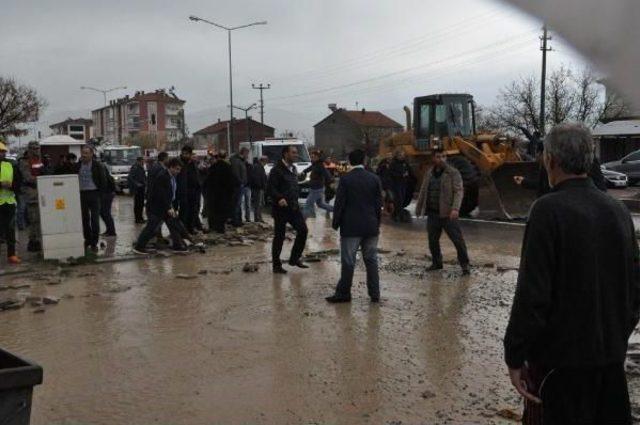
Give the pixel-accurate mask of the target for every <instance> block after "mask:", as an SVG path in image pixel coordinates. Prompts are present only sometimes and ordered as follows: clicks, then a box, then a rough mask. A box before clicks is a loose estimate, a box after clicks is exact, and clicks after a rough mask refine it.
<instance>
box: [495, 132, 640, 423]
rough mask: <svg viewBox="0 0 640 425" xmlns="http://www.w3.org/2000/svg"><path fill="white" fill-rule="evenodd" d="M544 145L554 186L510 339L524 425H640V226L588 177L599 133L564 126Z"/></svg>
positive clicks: (536, 209)
mask: <svg viewBox="0 0 640 425" xmlns="http://www.w3.org/2000/svg"><path fill="white" fill-rule="evenodd" d="M544 145H545V146H544V157H543V160H544V166H545V168H546V170H547V173H548V175H549V184H550V186H551V188H552V189H551V192H550V193H548V194H547V195H544V196H542V197H540V198H539V199H538V200H537V201H536V202H535V203H534V204H533V206H532V207H531V211H530V214H529V220H528V222H527V227H526V229H525V234H524V240H523V245H522V257H521V260H520V271H519V274H518V284H517V288H516V293H515V297H514V300H513V307H512V311H511V317H510V320H509V325H508V327H507V332H506V335H505V338H504V347H505V361H506V363H507V366H508V368H509V375H510V378H511V382H512V384H513V385H514V386H515V388H516V389H517V391H518V392H519V393H520V394H521V395H522V396H523V397H525V412H524V421H523V422H524V423H543V424H605V423H606V424H630V423H631V413H630V406H629V394H628V390H627V381H626V378H625V370H624V361H625V357H626V351H627V344H628V339H629V336H630V335H631V333H632V331H633V329H634V328H635V326H636V324H637V323H638V318H639V315H640V267H639V255H638V243H637V240H636V236H635V230H634V227H633V221H632V219H631V216H630V214H629V211H628V210H627V209H626V208H625V207H624V205H623V204H622V203H620V202H619V201H617V200H615V199H613V198H612V197H610V196H608V195H607V194H605V193H603V192H601V191H600V190H598V189H597V188H596V186H595V185H594V184H593V182H592V180H591V178H589V177H588V176H587V173H588V171H589V168H590V167H591V164H592V163H593V156H594V148H593V140H592V139H591V134H590V133H589V130H587V129H586V128H585V127H583V126H582V125H577V124H563V125H559V126H556V127H555V128H554V129H552V130H551V132H550V133H549V134H548V136H547V137H546V139H545V141H544Z"/></svg>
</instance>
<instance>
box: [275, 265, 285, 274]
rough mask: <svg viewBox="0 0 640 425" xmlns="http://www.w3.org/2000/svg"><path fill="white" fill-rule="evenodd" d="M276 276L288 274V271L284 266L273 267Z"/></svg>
mask: <svg viewBox="0 0 640 425" xmlns="http://www.w3.org/2000/svg"><path fill="white" fill-rule="evenodd" d="M273 273H274V274H287V271H286V270H285V269H284V268H283V267H282V266H273Z"/></svg>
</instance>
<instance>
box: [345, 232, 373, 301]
mask: <svg viewBox="0 0 640 425" xmlns="http://www.w3.org/2000/svg"><path fill="white" fill-rule="evenodd" d="M358 248H361V249H362V259H363V260H364V265H365V267H366V269H367V291H368V293H369V296H370V297H371V298H380V279H379V276H378V237H377V236H372V237H367V238H362V237H341V238H340V262H341V271H340V281H338V287H337V288H336V296H338V297H340V298H351V284H352V282H353V271H354V269H355V266H356V254H357V252H358Z"/></svg>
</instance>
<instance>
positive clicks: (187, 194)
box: [176, 145, 201, 233]
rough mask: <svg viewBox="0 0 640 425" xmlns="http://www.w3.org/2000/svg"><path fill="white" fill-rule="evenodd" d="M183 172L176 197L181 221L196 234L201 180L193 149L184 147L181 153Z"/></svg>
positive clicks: (178, 178) (188, 229)
mask: <svg viewBox="0 0 640 425" xmlns="http://www.w3.org/2000/svg"><path fill="white" fill-rule="evenodd" d="M180 160H181V161H182V164H183V166H182V171H180V174H179V175H178V177H177V184H178V193H177V195H176V201H177V207H178V213H179V216H180V221H182V223H183V224H184V226H185V227H186V228H187V231H188V232H189V233H194V231H195V228H196V225H197V223H198V221H199V218H198V215H199V214H200V194H201V192H200V180H199V178H198V166H197V164H196V162H195V160H194V159H193V148H192V147H191V146H189V145H186V146H183V147H182V151H181V153H180Z"/></svg>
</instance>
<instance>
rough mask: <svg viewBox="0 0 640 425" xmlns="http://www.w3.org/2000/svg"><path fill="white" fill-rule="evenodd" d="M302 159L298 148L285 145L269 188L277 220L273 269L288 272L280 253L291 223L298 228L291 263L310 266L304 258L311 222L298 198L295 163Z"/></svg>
mask: <svg viewBox="0 0 640 425" xmlns="http://www.w3.org/2000/svg"><path fill="white" fill-rule="evenodd" d="M297 159H298V149H297V148H296V147H295V146H292V145H288V146H285V147H284V148H282V159H281V160H280V161H278V162H277V163H276V164H275V165H274V167H273V168H272V169H271V172H270V173H269V179H268V181H267V190H268V191H269V196H270V197H271V202H272V203H273V209H272V212H271V215H272V216H273V223H274V233H275V235H274V237H273V244H272V246H271V258H272V262H273V272H274V273H280V274H284V273H286V272H287V271H286V270H285V269H284V268H283V267H282V262H281V261H280V253H281V252H282V244H283V243H284V237H285V232H286V230H287V223H289V224H291V226H292V227H293V229H294V230H295V231H296V240H295V242H294V243H293V248H292V249H291V256H290V257H289V265H291V266H296V267H300V268H301V269H306V268H309V266H307V265H306V264H304V263H303V262H302V260H301V257H302V251H304V245H305V243H306V242H307V232H308V230H307V224H306V223H305V222H304V217H303V216H302V212H301V211H300V204H299V202H298V198H299V197H300V189H299V188H298V173H297V171H296V166H295V162H296V161H297Z"/></svg>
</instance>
